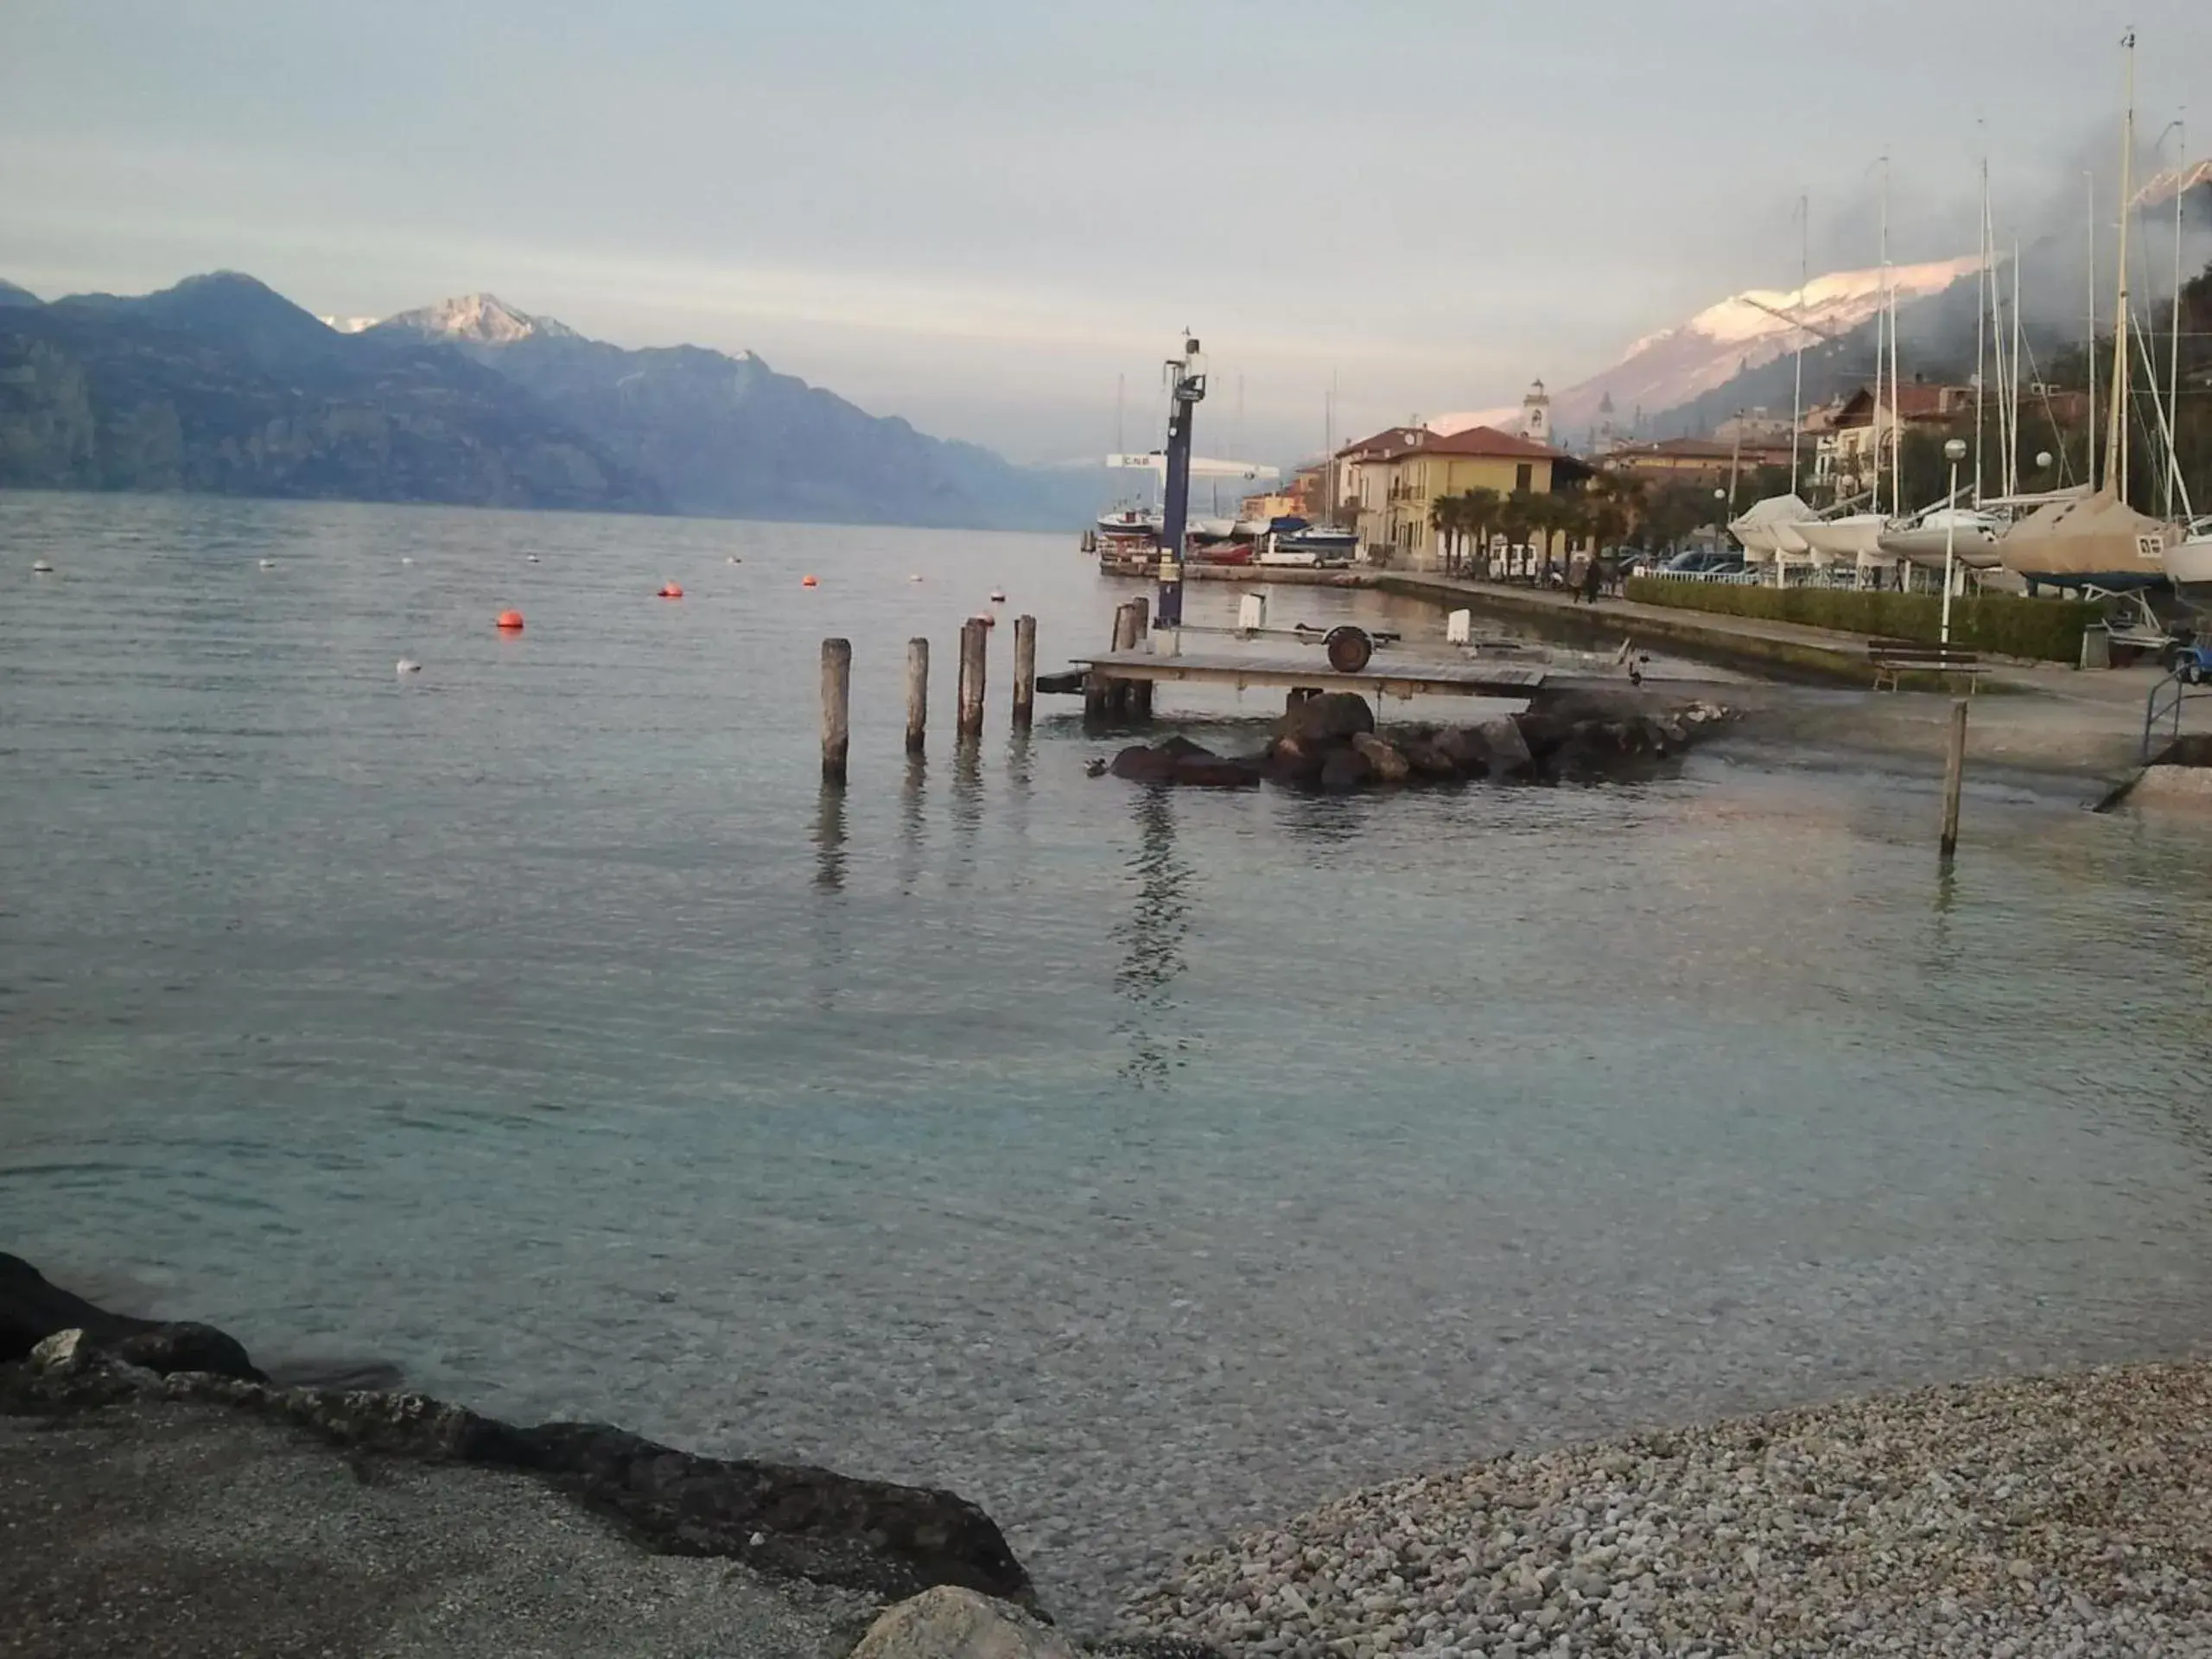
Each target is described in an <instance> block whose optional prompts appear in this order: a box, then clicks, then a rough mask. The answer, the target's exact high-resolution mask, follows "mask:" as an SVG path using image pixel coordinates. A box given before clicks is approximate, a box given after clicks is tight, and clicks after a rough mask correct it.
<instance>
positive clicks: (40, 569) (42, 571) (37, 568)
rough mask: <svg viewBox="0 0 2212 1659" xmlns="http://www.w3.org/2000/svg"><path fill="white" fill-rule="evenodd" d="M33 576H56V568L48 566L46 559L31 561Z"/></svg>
mask: <svg viewBox="0 0 2212 1659" xmlns="http://www.w3.org/2000/svg"><path fill="white" fill-rule="evenodd" d="M31 574H32V575H35V576H50V575H53V574H54V567H53V566H52V565H50V564H48V563H47V562H46V561H45V560H44V559H33V560H32V561H31Z"/></svg>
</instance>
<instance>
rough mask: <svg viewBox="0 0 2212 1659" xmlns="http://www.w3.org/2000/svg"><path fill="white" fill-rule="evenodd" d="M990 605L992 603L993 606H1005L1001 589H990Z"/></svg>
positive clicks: (1004, 598)
mask: <svg viewBox="0 0 2212 1659" xmlns="http://www.w3.org/2000/svg"><path fill="white" fill-rule="evenodd" d="M991 603H992V604H994V605H1003V604H1005V603H1006V594H1005V592H1004V591H1003V590H1002V589H1001V588H992V589H991Z"/></svg>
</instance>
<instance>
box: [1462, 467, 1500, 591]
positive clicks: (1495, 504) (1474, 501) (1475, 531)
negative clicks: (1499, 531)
mask: <svg viewBox="0 0 2212 1659" xmlns="http://www.w3.org/2000/svg"><path fill="white" fill-rule="evenodd" d="M1459 503H1460V510H1461V512H1463V514H1464V515H1465V524H1466V528H1467V531H1468V533H1469V534H1471V536H1472V537H1474V539H1475V552H1476V554H1477V556H1478V557H1479V559H1480V560H1481V564H1480V566H1479V568H1478V569H1477V570H1476V572H1475V574H1476V575H1478V576H1487V575H1490V537H1491V530H1492V529H1493V528H1495V527H1496V525H1497V514H1498V509H1499V508H1500V507H1501V506H1502V505H1503V498H1502V497H1500V496H1499V494H1498V493H1497V491H1496V490H1491V489H1472V490H1469V491H1468V492H1467V493H1465V494H1464V495H1462V496H1461V497H1460V498H1459Z"/></svg>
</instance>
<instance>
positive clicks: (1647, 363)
mask: <svg viewBox="0 0 2212 1659" xmlns="http://www.w3.org/2000/svg"><path fill="white" fill-rule="evenodd" d="M1980 269H1981V261H1980V259H1979V258H1977V257H1974V256H1972V255H1968V256H1967V257H1965V258H1961V259H1939V260H1935V261H1932V262H1930V263H1929V264H1919V265H1892V266H1891V267H1890V268H1889V269H1888V270H1887V271H1886V272H1885V271H1884V270H1883V269H1882V268H1881V267H1879V266H1877V267H1875V268H1873V269H1872V270H1839V271H1833V272H1831V273H1830V274H1828V275H1827V276H1826V277H1815V278H1814V279H1813V280H1812V281H1811V282H1809V283H1807V284H1806V285H1805V289H1804V291H1803V292H1802V294H1800V293H1799V292H1797V291H1796V289H1756V288H1755V289H1745V291H1744V292H1742V293H1740V294H1732V295H1730V296H1728V297H1727V298H1726V299H1725V300H1723V301H1721V302H1719V304H1717V305H1709V306H1707V308H1705V309H1704V310H1702V311H1700V312H1699V313H1698V314H1697V315H1695V316H1694V317H1692V318H1690V319H1689V320H1688V321H1686V322H1678V323H1676V324H1675V325H1674V326H1673V327H1668V328H1662V329H1660V330H1659V331H1658V332H1657V333H1656V334H1646V335H1645V336H1644V337H1643V339H1641V340H1637V342H1636V343H1635V344H1633V345H1632V346H1630V347H1629V348H1628V350H1627V351H1626V352H1625V353H1623V354H1622V357H1621V359H1620V361H1619V362H1618V363H1616V364H1614V365H1613V366H1612V367H1611V368H1609V369H1606V370H1604V371H1602V372H1599V373H1598V374H1595V375H1592V377H1591V378H1589V379H1587V380H1585V381H1582V382H1581V383H1580V384H1579V385H1573V386H1569V387H1568V388H1567V390H1566V391H1561V392H1558V393H1556V394H1554V397H1553V398H1552V429H1553V430H1554V431H1555V432H1561V433H1567V432H1577V431H1588V430H1589V429H1592V427H1594V426H1595V425H1596V424H1597V423H1598V421H1599V416H1600V413H1601V411H1600V409H1599V405H1600V404H1603V403H1604V402H1605V399H1606V398H1607V397H1611V399H1612V406H1613V409H1614V410H1616V411H1618V414H1619V415H1620V416H1624V417H1625V416H1627V415H1628V414H1629V412H1630V410H1636V409H1641V410H1643V411H1644V413H1646V414H1647V415H1650V414H1657V413H1660V412H1662V411H1664V410H1670V409H1675V408H1679V407H1680V406H1681V405H1682V404H1687V403H1688V402H1690V401H1691V400H1692V399H1694V398H1695V397H1700V396H1701V395H1702V394H1703V393H1706V392H1708V391H1712V390H1713V388H1714V387H1716V386H1721V385H1726V384H1727V383H1728V382H1729V381H1730V380H1732V379H1733V378H1735V377H1736V376H1737V375H1738V374H1740V373H1742V372H1744V371H1745V370H1746V369H1756V368H1758V367H1759V366H1760V365H1763V364H1766V363H1770V362H1772V361H1773V360H1774V359H1776V358H1777V357H1780V356H1782V355H1783V354H1784V353H1789V352H1793V351H1795V350H1796V349H1797V347H1798V346H1799V345H1800V344H1803V345H1806V346H1811V345H1813V344H1814V343H1815V341H1817V340H1819V339H1820V338H1821V335H1822V334H1849V333H1850V332H1851V331H1852V330H1853V329H1854V328H1857V327H1859V326H1860V325H1862V324H1864V323H1866V322H1867V321H1871V320H1872V318H1873V317H1874V315H1876V314H1877V313H1878V312H1879V311H1880V310H1881V308H1882V303H1883V296H1884V294H1885V289H1894V290H1895V292H1896V294H1897V303H1898V304H1899V305H1901V306H1904V305H1910V304H1911V303H1912V302H1915V301H1916V300H1923V299H1926V298H1928V297H1929V296H1930V295H1935V294H1940V293H1942V291H1943V290H1944V289H1947V288H1949V287H1950V286H1951V285H1952V284H1953V283H1956V282H1959V281H1961V279H1962V278H1965V277H1971V276H1972V275H1974V272H1975V271H1977V270H1980ZM1532 366H1535V367H1541V365H1532ZM1519 414H1520V411H1519V410H1514V409H1503V410H1495V409H1492V410H1471V411H1469V412H1465V413H1461V414H1452V415H1440V416H1437V417H1436V418H1435V419H1433V420H1432V421H1431V422H1429V423H1428V424H1429V425H1430V426H1431V427H1432V428H1433V429H1435V430H1437V431H1439V432H1443V433H1452V432H1458V431H1462V430H1464V429H1466V428H1468V427H1471V426H1496V425H1499V424H1501V423H1510V422H1512V421H1514V420H1516V419H1517V418H1518V417H1519Z"/></svg>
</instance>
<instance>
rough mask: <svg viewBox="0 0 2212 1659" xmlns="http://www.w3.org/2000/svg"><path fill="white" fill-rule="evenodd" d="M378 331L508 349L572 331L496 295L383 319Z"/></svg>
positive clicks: (441, 303)
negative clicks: (534, 338)
mask: <svg viewBox="0 0 2212 1659" xmlns="http://www.w3.org/2000/svg"><path fill="white" fill-rule="evenodd" d="M377 326H378V327H380V328H404V329H406V330H407V331H408V332H409V333H410V334H421V335H423V336H424V337H425V338H427V339H431V340H464V341H467V342H468V343H469V344H472V345H477V346H508V345H512V344H513V343H514V342H515V341H516V340H527V339H529V338H531V336H532V335H537V336H540V337H543V338H551V339H559V338H562V337H563V336H573V335H574V334H575V329H573V328H571V327H569V326H568V325H567V324H566V323H562V322H556V321H554V320H553V319H552V318H550V317H535V316H532V315H531V314H530V313H529V312H527V311H518V310H517V309H516V308H514V307H513V306H511V305H509V304H508V303H507V302H505V300H502V299H500V298H499V296H497V295H496V294H463V295H461V296H458V297H456V298H454V299H450V300H440V301H439V302H437V303H436V304H435V305H426V306H423V307H420V308H417V309H416V310H413V311H402V312H401V313H400V314H399V315H397V316H395V317H386V318H385V320H384V321H382V322H380V323H378V325H377Z"/></svg>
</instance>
